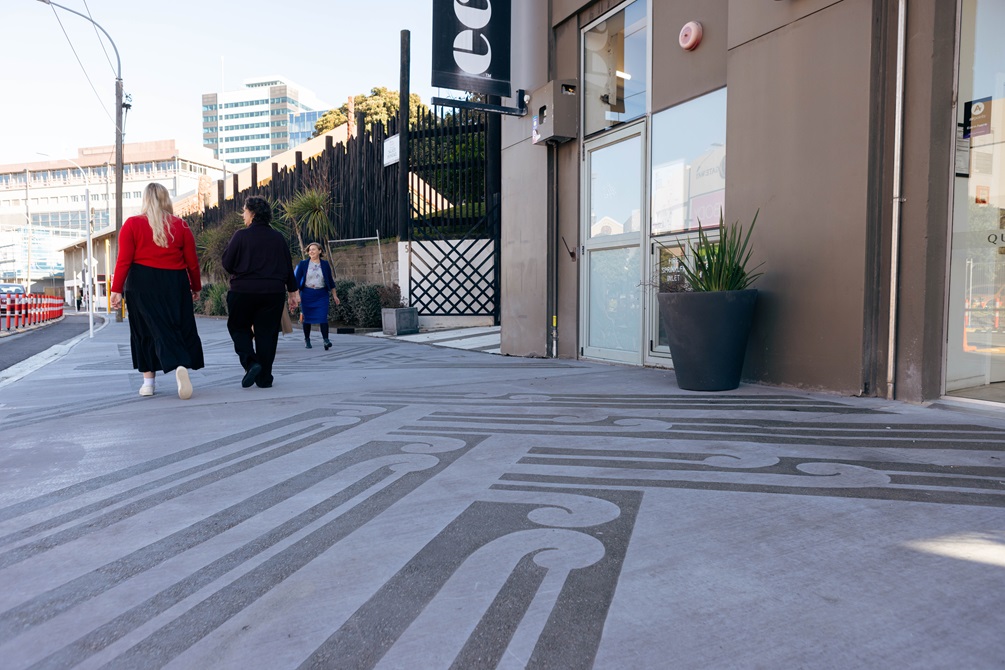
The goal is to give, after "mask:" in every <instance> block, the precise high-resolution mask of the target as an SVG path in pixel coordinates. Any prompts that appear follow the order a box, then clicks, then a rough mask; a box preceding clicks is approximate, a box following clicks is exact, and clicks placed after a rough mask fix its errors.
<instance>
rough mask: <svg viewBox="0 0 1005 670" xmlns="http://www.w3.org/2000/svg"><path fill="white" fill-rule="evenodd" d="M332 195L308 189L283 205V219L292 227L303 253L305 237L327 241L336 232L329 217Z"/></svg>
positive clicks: (324, 191) (321, 190)
mask: <svg viewBox="0 0 1005 670" xmlns="http://www.w3.org/2000/svg"><path fill="white" fill-rule="evenodd" d="M330 201H331V194H330V193H329V192H328V191H326V190H324V189H321V188H317V187H308V188H305V189H302V190H300V191H298V192H297V193H296V195H294V196H293V197H292V198H290V199H289V200H287V201H286V202H284V203H282V210H283V219H284V220H285V221H286V223H288V224H289V225H290V228H291V229H292V231H293V233H294V235H296V238H297V242H298V243H299V244H300V251H301V253H303V250H304V248H305V246H304V236H305V235H306V236H307V237H308V238H309V239H311V240H325V239H328V237H330V236H331V233H332V231H333V230H334V225H333V223H332V220H331V217H330V216H328V210H329V205H330Z"/></svg>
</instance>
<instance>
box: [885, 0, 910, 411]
mask: <svg viewBox="0 0 1005 670" xmlns="http://www.w3.org/2000/svg"><path fill="white" fill-rule="evenodd" d="M906 32H907V0H899V2H898V3H897V92H896V103H895V107H894V120H893V217H892V222H891V229H892V230H891V234H890V341H889V343H888V344H887V360H886V397H887V399H888V400H893V399H894V397H895V396H896V394H895V389H896V379H897V368H896V365H897V308H898V303H897V298H898V294H899V292H900V224H901V217H902V210H901V205H902V203H903V201H904V198H903V194H902V191H901V189H902V185H903V174H902V172H903V161H904V70H905V64H904V60H905V58H904V56H905V51H906V41H907V40H906Z"/></svg>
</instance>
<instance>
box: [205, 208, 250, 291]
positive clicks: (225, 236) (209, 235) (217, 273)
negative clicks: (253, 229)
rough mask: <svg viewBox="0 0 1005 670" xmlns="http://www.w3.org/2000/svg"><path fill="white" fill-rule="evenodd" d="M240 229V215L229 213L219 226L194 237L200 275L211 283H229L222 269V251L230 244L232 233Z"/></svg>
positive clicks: (228, 278) (242, 221)
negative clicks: (197, 251)
mask: <svg viewBox="0 0 1005 670" xmlns="http://www.w3.org/2000/svg"><path fill="white" fill-rule="evenodd" d="M242 228H244V220H243V219H242V218H241V215H240V214H236V213H230V214H228V215H227V216H226V217H225V218H224V220H223V222H222V223H220V225H218V226H214V227H213V228H207V229H205V230H203V231H202V232H200V233H199V235H198V237H196V246H197V247H198V249H199V261H200V265H201V267H202V273H203V275H204V276H205V277H206V278H207V279H208V280H209V281H210V282H211V283H214V284H216V283H220V282H222V283H224V284H229V283H230V277H229V276H228V275H227V272H226V271H225V270H224V269H223V250H224V249H226V248H227V245H228V244H230V239H231V238H232V237H233V236H234V233H235V232H236V231H238V230H241V229H242Z"/></svg>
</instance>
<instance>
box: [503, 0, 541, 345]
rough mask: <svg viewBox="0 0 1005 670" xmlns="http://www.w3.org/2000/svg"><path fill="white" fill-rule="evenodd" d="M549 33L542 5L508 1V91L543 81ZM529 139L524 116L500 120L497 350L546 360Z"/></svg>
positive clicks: (534, 153)
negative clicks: (511, 42)
mask: <svg viewBox="0 0 1005 670" xmlns="http://www.w3.org/2000/svg"><path fill="white" fill-rule="evenodd" d="M547 26H548V3H546V2H540V1H539V0H514V2H513V35H514V36H520V37H519V38H515V39H514V48H513V54H512V58H511V69H512V78H513V88H514V89H518V88H522V89H524V90H527V91H533V90H535V89H537V88H539V87H540V86H542V85H543V84H545V83H546V82H547V81H548V30H547ZM516 103H517V101H516V100H511V101H509V104H510V105H516ZM532 104H533V103H532ZM530 134H531V120H530V116H529V115H528V116H524V117H515V116H505V117H503V123H502V146H503V150H502V208H501V220H502V234H501V245H502V249H501V257H502V289H501V293H502V301H501V304H500V316H501V318H500V322H501V327H500V340H501V341H500V350H501V352H502V353H504V354H509V355H513V356H545V355H547V353H548V350H547V346H548V345H547V342H548V332H549V331H548V324H549V315H548V291H547V289H548V270H549V261H548V256H549V249H550V247H549V244H548V189H549V184H548V149H547V147H544V146H535V145H533V144H532V143H531V141H530Z"/></svg>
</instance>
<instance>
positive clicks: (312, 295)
mask: <svg viewBox="0 0 1005 670" xmlns="http://www.w3.org/2000/svg"><path fill="white" fill-rule="evenodd" d="M323 253H324V251H323V249H322V248H321V245H320V244H318V243H317V242H311V243H310V244H308V245H307V256H308V258H307V259H306V260H302V261H300V263H299V264H298V265H297V269H296V270H295V271H294V274H295V275H296V278H297V282H298V284H299V285H300V310H301V315H302V316H303V320H304V340H305V341H306V342H307V348H308V349H310V348H311V324H314V323H317V324H320V326H321V339H322V340H324V344H325V351H327V350H328V349H331V346H332V343H331V340H329V339H328V294H329V293H331V296H332V298H334V299H335V304H336V305H340V304H342V301H341V300H339V298H338V291H337V290H335V275H334V274H333V273H332V268H331V265H329V263H328V261H326V260H324V259H322V258H321V256H322V255H323Z"/></svg>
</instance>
